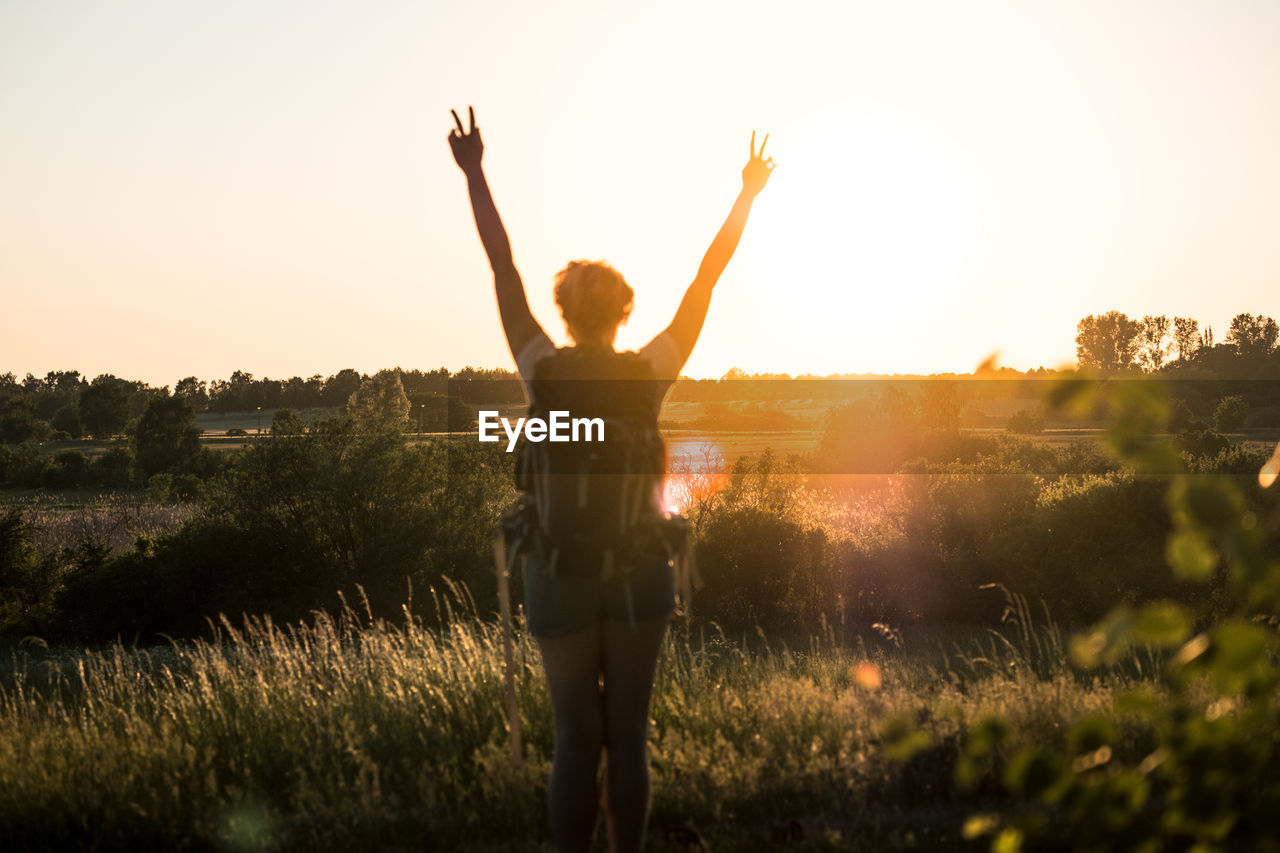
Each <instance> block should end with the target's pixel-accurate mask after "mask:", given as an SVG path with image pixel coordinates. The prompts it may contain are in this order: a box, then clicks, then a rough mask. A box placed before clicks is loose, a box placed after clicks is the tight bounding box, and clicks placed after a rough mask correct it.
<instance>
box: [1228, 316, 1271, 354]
mask: <svg viewBox="0 0 1280 853" xmlns="http://www.w3.org/2000/svg"><path fill="white" fill-rule="evenodd" d="M1277 335H1280V327H1277V326H1276V321H1275V320H1273V319H1271V318H1270V317H1266V316H1264V315H1262V314H1258V315H1257V316H1255V315H1253V314H1237V315H1236V316H1235V317H1233V318H1232V319H1231V327H1230V328H1229V329H1228V330H1227V337H1226V341H1225V342H1226V343H1228V344H1231V345H1232V346H1234V347H1235V348H1236V353H1237V354H1238V355H1239V356H1240V357H1241V358H1248V359H1257V358H1265V357H1267V356H1269V355H1271V353H1273V352H1275V349H1276V337H1277Z"/></svg>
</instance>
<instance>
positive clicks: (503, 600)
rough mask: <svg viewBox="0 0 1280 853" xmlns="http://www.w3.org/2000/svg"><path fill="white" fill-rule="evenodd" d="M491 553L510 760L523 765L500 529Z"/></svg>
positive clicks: (505, 561)
mask: <svg viewBox="0 0 1280 853" xmlns="http://www.w3.org/2000/svg"><path fill="white" fill-rule="evenodd" d="M493 556H494V562H495V563H497V566H498V609H499V611H501V618H502V658H503V662H502V669H503V680H504V681H505V682H506V692H507V730H508V731H509V732H510V733H511V763H512V764H513V765H514V766H515V767H516V769H519V768H520V767H521V766H522V765H523V754H524V750H523V749H521V748H520V703H519V701H518V700H517V698H516V660H515V643H514V640H513V637H512V635H513V633H514V631H513V629H512V627H511V587H510V585H509V581H510V578H511V563H510V562H509V561H508V559H507V546H506V538H505V536H504V535H503V531H501V530H499V531H498V535H497V536H496V537H495V538H494V540H493ZM514 557H515V555H514V554H512V558H513V559H514Z"/></svg>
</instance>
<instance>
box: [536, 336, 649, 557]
mask: <svg viewBox="0 0 1280 853" xmlns="http://www.w3.org/2000/svg"><path fill="white" fill-rule="evenodd" d="M530 388H531V396H532V400H531V402H530V406H529V417H530V418H535V417H536V418H542V419H544V420H547V421H548V422H550V421H551V419H552V416H553V413H556V412H562V413H567V414H565V415H561V416H560V417H561V418H568V419H572V420H579V419H581V423H582V425H583V426H584V427H585V428H584V429H582V430H581V431H578V430H574V431H573V432H577V435H573V434H572V433H571V434H570V437H571V438H574V439H577V440H570V441H560V442H556V441H551V440H549V439H547V440H543V441H540V442H534V441H530V440H528V439H527V438H525V437H522V439H521V444H520V445H519V448H518V456H517V458H516V487H517V488H518V489H520V491H522V492H524V493H525V494H526V495H528V496H529V498H530V499H531V501H530V502H531V504H532V506H533V507H534V511H535V512H536V516H537V528H538V536H539V537H540V543H539V544H540V545H541V546H542V548H543V549H544V551H547V552H551V553H553V554H554V556H556V557H557V558H560V559H564V558H570V559H569V560H568V563H569V564H570V565H575V566H581V565H584V564H587V563H592V562H594V561H595V559H597V558H598V559H600V560H601V561H602V563H603V564H604V565H603V567H602V569H601V575H602V576H603V577H605V578H608V577H609V576H610V575H611V568H615V567H618V566H621V565H623V564H627V563H630V562H633V560H634V558H635V557H637V556H638V553H639V552H640V551H642V550H644V548H645V546H646V545H648V544H652V543H649V542H647V541H646V540H648V539H649V538H650V537H651V534H652V533H653V526H654V524H655V523H656V522H658V521H659V519H660V518H661V517H662V502H661V491H662V487H663V480H664V476H665V474H666V462H667V456H666V444H665V443H664V442H663V440H662V434H661V433H660V432H659V431H658V410H659V408H660V406H661V404H662V396H663V394H664V392H665V390H666V386H665V383H659V382H658V381H657V380H656V379H655V378H654V376H653V372H652V370H651V369H650V367H649V364H648V362H646V361H645V360H644V359H643V358H642V357H641V356H639V355H638V354H637V353H630V352H624V353H618V352H613V351H611V350H606V351H600V350H595V351H584V350H582V349H580V348H576V347H575V348H566V349H561V350H558V351H557V352H556V353H555V354H554V355H551V356H548V357H547V358H545V359H543V360H542V361H541V362H539V363H538V364H537V366H536V367H535V368H534V377H533V380H532V382H531V383H530ZM610 561H612V563H613V564H614V565H613V566H612V567H611V566H610V565H608V563H609V562H610Z"/></svg>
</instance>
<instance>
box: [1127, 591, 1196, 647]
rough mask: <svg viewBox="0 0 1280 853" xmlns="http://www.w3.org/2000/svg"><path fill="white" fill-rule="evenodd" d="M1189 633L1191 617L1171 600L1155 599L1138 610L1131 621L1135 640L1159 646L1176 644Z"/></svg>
mask: <svg viewBox="0 0 1280 853" xmlns="http://www.w3.org/2000/svg"><path fill="white" fill-rule="evenodd" d="M1190 633H1191V619H1190V618H1189V617H1188V616H1187V614H1186V611H1184V610H1183V609H1182V607H1181V606H1179V605H1177V604H1174V603H1173V602H1171V601H1157V602H1153V603H1151V604H1148V605H1147V606H1146V607H1144V608H1142V610H1140V611H1138V618H1137V619H1136V620H1134V623H1133V638H1134V641H1135V642H1145V643H1150V644H1151V645H1153V646H1157V647H1160V648H1169V647H1171V646H1176V645H1178V644H1179V643H1181V642H1182V641H1183V640H1185V639H1186V638H1187V635H1188V634H1190Z"/></svg>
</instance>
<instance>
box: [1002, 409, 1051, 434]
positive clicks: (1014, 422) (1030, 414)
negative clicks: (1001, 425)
mask: <svg viewBox="0 0 1280 853" xmlns="http://www.w3.org/2000/svg"><path fill="white" fill-rule="evenodd" d="M1005 429H1006V430H1008V431H1009V432H1012V433H1019V434H1021V435H1038V434H1039V433H1042V432H1044V412H1042V411H1040V410H1039V409H1019V410H1018V411H1016V412H1014V413H1013V414H1012V415H1010V416H1009V421H1008V423H1006V424H1005Z"/></svg>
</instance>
